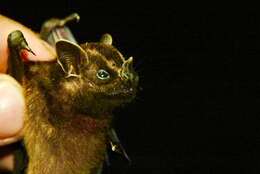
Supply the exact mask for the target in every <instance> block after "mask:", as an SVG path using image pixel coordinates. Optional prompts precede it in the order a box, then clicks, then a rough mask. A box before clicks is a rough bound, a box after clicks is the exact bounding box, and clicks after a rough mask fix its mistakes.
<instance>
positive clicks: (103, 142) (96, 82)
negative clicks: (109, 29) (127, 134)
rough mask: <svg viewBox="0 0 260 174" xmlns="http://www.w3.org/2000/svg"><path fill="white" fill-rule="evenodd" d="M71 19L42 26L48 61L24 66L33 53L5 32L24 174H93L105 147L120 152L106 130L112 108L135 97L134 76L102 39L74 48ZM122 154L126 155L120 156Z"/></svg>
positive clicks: (112, 134)
mask: <svg viewBox="0 0 260 174" xmlns="http://www.w3.org/2000/svg"><path fill="white" fill-rule="evenodd" d="M73 19H78V15H77V14H73V15H70V16H68V17H67V18H64V19H51V20H48V21H47V22H45V23H44V25H43V27H42V31H41V37H42V38H43V39H44V40H46V41H48V42H49V44H51V45H53V46H54V47H55V49H56V53H57V59H56V60H55V61H52V62H40V61H39V62H30V61H26V62H24V61H23V60H22V59H21V53H22V52H24V50H27V51H29V52H32V53H33V50H31V49H30V46H29V45H28V44H27V42H26V39H25V38H24V37H23V34H22V33H21V32H20V31H14V32H12V33H10V35H9V37H8V46H9V50H10V58H9V67H8V71H9V74H11V75H12V76H14V77H15V78H16V79H17V80H18V81H19V82H20V83H21V84H22V86H23V88H24V95H25V99H26V106H27V108H26V114H25V122H24V128H23V134H24V144H25V148H26V150H27V154H28V157H29V162H28V166H27V169H26V171H25V173H27V174H53V173H55V174H94V173H97V172H98V171H99V170H100V168H101V167H102V163H103V160H104V158H105V154H106V146H107V144H108V143H107V142H108V141H110V143H111V144H112V150H114V151H119V152H122V153H125V152H124V150H123V148H122V147H121V145H120V142H119V140H118V138H117V136H116V134H115V132H114V130H113V128H112V127H111V121H112V111H113V109H114V108H115V107H118V106H121V105H122V104H125V103H127V102H130V101H131V100H132V99H133V98H134V97H135V95H136V89H137V84H138V75H137V73H136V72H135V71H134V69H133V59H132V58H129V59H125V58H124V57H123V55H122V54H121V53H120V52H119V51H118V50H117V49H116V48H115V47H113V46H112V37H111V36H110V35H109V34H105V35H104V36H102V37H101V40H100V41H99V42H95V43H84V44H81V45H78V44H77V43H76V41H75V40H74V39H73V36H72V35H71V33H70V32H69V30H68V28H67V27H66V26H65V24H66V22H68V21H71V20H73ZM125 155H126V154H125Z"/></svg>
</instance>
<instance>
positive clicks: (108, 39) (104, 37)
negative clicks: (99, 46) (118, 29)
mask: <svg viewBox="0 0 260 174" xmlns="http://www.w3.org/2000/svg"><path fill="white" fill-rule="evenodd" d="M100 42H101V43H104V44H107V45H112V42H113V39H112V36H111V35H110V34H103V35H102V37H101V39H100Z"/></svg>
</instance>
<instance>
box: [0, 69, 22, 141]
mask: <svg viewBox="0 0 260 174" xmlns="http://www.w3.org/2000/svg"><path fill="white" fill-rule="evenodd" d="M24 108H25V101H24V97H23V90H22V88H21V86H20V85H19V84H18V82H16V81H15V80H14V79H13V78H12V77H10V76H8V75H5V74H0V146H1V145H3V144H9V143H11V142H12V141H15V139H16V138H17V135H19V133H20V131H21V129H22V127H23V119H24V111H25V109H24ZM10 141H11V142H10Z"/></svg>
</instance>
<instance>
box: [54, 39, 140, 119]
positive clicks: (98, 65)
mask: <svg viewBox="0 0 260 174" xmlns="http://www.w3.org/2000/svg"><path fill="white" fill-rule="evenodd" d="M56 52H57V55H58V58H57V64H56V66H57V67H56V68H57V69H58V70H59V71H58V72H57V71H56V70H55V71H54V72H53V73H54V74H56V75H53V79H55V80H53V81H55V90H52V94H51V96H52V100H55V102H57V103H59V105H60V106H61V107H62V108H61V110H67V111H73V112H77V113H80V114H91V115H99V114H101V115H102V113H107V112H111V111H112V110H113V109H114V108H115V107H117V106H120V105H122V104H125V103H127V102H130V101H131V100H132V99H133V98H134V97H135V95H136V89H137V85H138V79H139V78H138V75H137V73H136V72H135V71H134V69H133V58H132V57H130V58H128V59H125V58H124V57H123V56H122V54H121V53H120V52H119V51H118V50H117V49H116V48H115V47H113V46H112V37H111V36H110V35H108V34H105V35H104V36H103V37H102V38H101V41H100V42H97V43H85V44H82V45H77V44H75V43H72V42H69V41H66V40H61V41H59V42H57V43H56ZM53 73H51V74H53ZM57 74H58V75H57Z"/></svg>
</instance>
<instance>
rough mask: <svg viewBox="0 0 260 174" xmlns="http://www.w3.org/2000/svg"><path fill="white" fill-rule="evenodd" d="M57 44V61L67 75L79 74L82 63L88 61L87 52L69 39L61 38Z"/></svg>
mask: <svg viewBox="0 0 260 174" xmlns="http://www.w3.org/2000/svg"><path fill="white" fill-rule="evenodd" d="M55 46H56V52H57V55H58V58H57V61H58V63H59V65H60V66H61V68H62V70H63V71H64V72H65V73H66V74H67V77H70V76H78V74H79V66H80V64H81V63H82V62H83V61H87V54H86V52H85V51H84V50H83V49H82V48H81V47H80V46H79V45H78V44H76V43H73V42H70V41H68V40H59V41H58V42H57V43H56V45H55Z"/></svg>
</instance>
